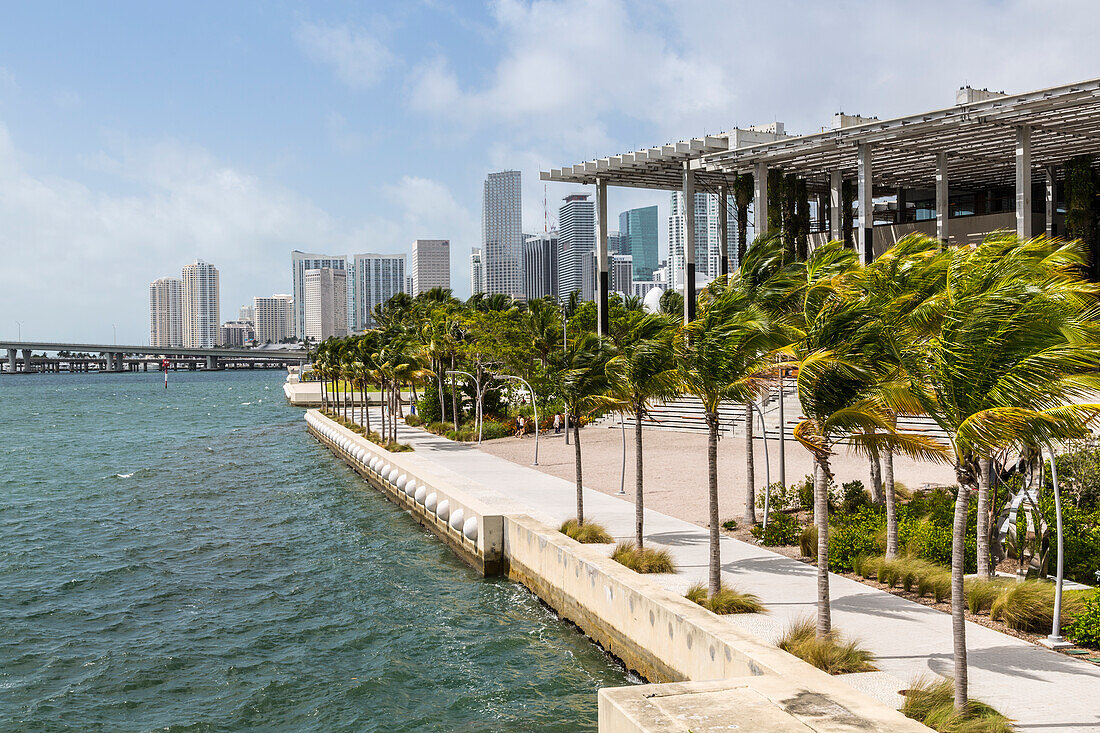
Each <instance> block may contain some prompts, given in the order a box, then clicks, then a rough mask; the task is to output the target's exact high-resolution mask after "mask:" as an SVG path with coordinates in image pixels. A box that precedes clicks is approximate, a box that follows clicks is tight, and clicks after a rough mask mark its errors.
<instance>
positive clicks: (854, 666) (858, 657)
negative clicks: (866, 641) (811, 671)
mask: <svg viewBox="0 0 1100 733" xmlns="http://www.w3.org/2000/svg"><path fill="white" fill-rule="evenodd" d="M779 648H780V649H782V650H783V651H785V652H790V653H791V654H793V655H795V656H796V657H798V658H799V659H802V660H803V661H806V662H809V663H810V664H812V665H813V666H815V667H817V668H818V669H821V670H824V671H826V672H828V673H829V674H848V673H850V672H874V671H875V670H876V669H877V667H875V665H874V664H873V662H874V659H875V656H874V655H873V654H871V652H869V651H867V650H866V649H864V648H862V647H861V646H860V645H859V642H857V641H854V640H851V639H847V640H846V639H843V638H841V636H840V635H839V634H837V632H835V631H833V632H830V633H828V634H826V635H825V636H821V637H819V636H818V635H817V629H816V628H815V626H814V622H813V620H811V619H802V620H800V621H795V622H794V623H792V624H791V625H790V627H789V628H788V629H787V630H786V632H784V634H783V636H782V637H781V638H780V639H779Z"/></svg>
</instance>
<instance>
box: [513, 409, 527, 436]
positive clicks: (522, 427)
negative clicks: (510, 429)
mask: <svg viewBox="0 0 1100 733" xmlns="http://www.w3.org/2000/svg"><path fill="white" fill-rule="evenodd" d="M526 428H527V424H526V422H525V421H524V419H523V415H519V416H518V417H517V418H516V437H517V438H522V437H523V434H524V432H526Z"/></svg>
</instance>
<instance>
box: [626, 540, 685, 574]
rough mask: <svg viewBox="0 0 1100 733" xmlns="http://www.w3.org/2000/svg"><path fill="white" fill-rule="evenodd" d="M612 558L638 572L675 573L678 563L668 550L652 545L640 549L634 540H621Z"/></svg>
mask: <svg viewBox="0 0 1100 733" xmlns="http://www.w3.org/2000/svg"><path fill="white" fill-rule="evenodd" d="M611 559H612V560H614V561H615V562H617V563H620V564H622V565H625V566H626V567H628V568H630V569H631V570H633V571H634V572H636V573H675V572H676V564H675V563H674V562H673V561H672V553H670V552H669V551H668V550H655V549H653V548H652V547H642V548H641V549H639V548H638V547H637V546H636V545H635V544H634V543H633V542H620V543H619V544H617V545H615V551H614V552H613V553H611Z"/></svg>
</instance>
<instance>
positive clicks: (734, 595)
mask: <svg viewBox="0 0 1100 733" xmlns="http://www.w3.org/2000/svg"><path fill="white" fill-rule="evenodd" d="M684 597H685V598H687V599H688V600H689V601H691V602H692V603H698V604H699V605H700V606H702V607H703V608H705V609H707V610H708V611H710V612H711V613H717V614H719V615H727V614H731V613H767V612H768V610H767V609H766V608H765V607H764V604H763V603H761V602H760V598H759V597H758V596H756V595H754V594H752V593H742V592H741V591H738V590H734V589H733V588H729V587H727V586H722V587H721V588H719V590H718V592H717V593H715V594H714V595H713V596H708V595H707V586H706V585H704V584H703V583H696V584H695V585H693V586H691V587H690V588H688V591H687V593H685V594H684Z"/></svg>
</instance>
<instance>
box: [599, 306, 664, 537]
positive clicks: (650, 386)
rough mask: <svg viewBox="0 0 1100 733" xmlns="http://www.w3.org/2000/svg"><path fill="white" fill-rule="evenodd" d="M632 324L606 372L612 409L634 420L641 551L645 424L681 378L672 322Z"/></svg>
mask: <svg viewBox="0 0 1100 733" xmlns="http://www.w3.org/2000/svg"><path fill="white" fill-rule="evenodd" d="M632 321H633V322H632V324H631V326H630V328H629V330H628V331H627V332H626V333H625V334H624V335H623V336H622V337H621V338H619V339H617V341H618V353H617V354H616V355H615V356H614V357H612V358H611V360H610V361H609V362H608V363H607V367H606V369H605V371H606V374H607V381H608V398H609V399H608V406H610V407H612V408H614V409H617V410H620V411H624V412H627V411H628V412H630V413H631V414H632V415H633V416H634V542H635V545H636V546H637V547H638V549H641V548H642V542H643V530H644V526H643V525H644V521H645V514H644V509H645V506H644V501H643V493H642V485H643V462H642V420H643V419H645V417H646V415H647V414H648V413H649V408H650V405H652V404H653V402H654V401H655V400H661V399H671V398H673V397H675V396H676V395H677V394H678V392H679V386H680V378H679V373H678V372H677V369H676V359H675V354H674V352H673V348H672V342H673V339H672V335H673V333H674V325H673V321H672V319H671V318H670V317H669V316H662V315H657V314H645V315H643V316H641V317H640V318H637V319H632Z"/></svg>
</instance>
